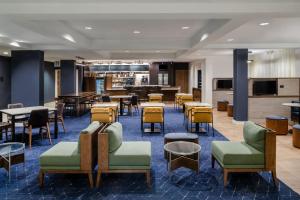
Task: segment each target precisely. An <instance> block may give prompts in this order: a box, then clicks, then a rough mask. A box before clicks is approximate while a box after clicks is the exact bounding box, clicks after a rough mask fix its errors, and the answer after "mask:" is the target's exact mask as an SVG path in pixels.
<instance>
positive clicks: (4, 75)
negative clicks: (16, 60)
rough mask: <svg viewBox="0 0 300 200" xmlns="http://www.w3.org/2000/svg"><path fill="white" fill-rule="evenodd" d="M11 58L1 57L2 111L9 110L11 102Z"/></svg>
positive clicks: (0, 85)
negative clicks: (8, 105)
mask: <svg viewBox="0 0 300 200" xmlns="http://www.w3.org/2000/svg"><path fill="white" fill-rule="evenodd" d="M10 61H11V60H10V57H4V56H0V109H3V108H7V104H9V103H10V101H11V80H10V79H11V75H10V71H11V66H10Z"/></svg>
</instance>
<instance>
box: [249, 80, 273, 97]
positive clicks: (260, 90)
mask: <svg viewBox="0 0 300 200" xmlns="http://www.w3.org/2000/svg"><path fill="white" fill-rule="evenodd" d="M253 95H254V96H259V95H277V81H273V80H269V81H254V82H253Z"/></svg>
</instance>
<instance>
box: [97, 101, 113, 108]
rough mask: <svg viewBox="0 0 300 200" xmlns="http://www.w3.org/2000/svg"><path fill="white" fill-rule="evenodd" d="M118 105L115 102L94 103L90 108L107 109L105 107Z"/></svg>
mask: <svg viewBox="0 0 300 200" xmlns="http://www.w3.org/2000/svg"><path fill="white" fill-rule="evenodd" d="M118 105H119V104H118V103H116V102H110V103H108V102H107V103H106V102H105V103H96V104H93V106H92V107H98V108H107V107H118Z"/></svg>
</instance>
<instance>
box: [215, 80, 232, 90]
mask: <svg viewBox="0 0 300 200" xmlns="http://www.w3.org/2000/svg"><path fill="white" fill-rule="evenodd" d="M217 89H219V90H225V89H232V80H217Z"/></svg>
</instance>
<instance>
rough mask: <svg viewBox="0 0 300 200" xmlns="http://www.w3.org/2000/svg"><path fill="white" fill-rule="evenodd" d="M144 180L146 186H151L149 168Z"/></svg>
mask: <svg viewBox="0 0 300 200" xmlns="http://www.w3.org/2000/svg"><path fill="white" fill-rule="evenodd" d="M146 181H147V185H148V187H149V188H151V172H150V170H148V171H147V172H146Z"/></svg>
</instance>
